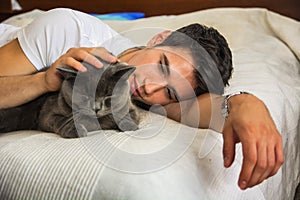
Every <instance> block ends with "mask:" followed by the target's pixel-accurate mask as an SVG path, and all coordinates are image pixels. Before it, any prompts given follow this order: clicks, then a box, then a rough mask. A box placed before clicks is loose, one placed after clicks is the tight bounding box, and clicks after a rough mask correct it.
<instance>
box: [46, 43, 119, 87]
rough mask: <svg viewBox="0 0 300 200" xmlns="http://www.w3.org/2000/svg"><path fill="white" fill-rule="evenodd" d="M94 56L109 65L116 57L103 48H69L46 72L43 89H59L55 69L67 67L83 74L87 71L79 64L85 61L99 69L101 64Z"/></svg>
mask: <svg viewBox="0 0 300 200" xmlns="http://www.w3.org/2000/svg"><path fill="white" fill-rule="evenodd" d="M96 56H97V57H100V58H102V59H103V60H106V61H108V62H111V63H115V62H116V61H117V57H115V56H113V55H112V54H111V53H110V52H108V51H107V50H106V49H105V48H103V47H98V48H85V47H81V48H71V49H69V50H68V51H67V52H66V53H65V54H64V55H62V56H61V57H59V58H58V59H57V60H56V61H55V62H54V63H53V65H52V66H51V67H50V68H49V69H48V70H47V71H46V73H45V87H46V88H47V90H48V91H56V90H58V89H59V88H60V86H61V83H62V80H61V77H60V76H59V73H58V71H57V70H56V67H58V66H63V65H68V66H70V67H73V68H74V69H76V70H78V71H81V72H85V71H86V70H87V69H86V68H85V67H84V66H83V64H82V63H81V62H82V61H85V62H87V63H90V64H91V65H94V66H95V67H98V68H101V67H102V66H103V64H102V63H101V62H100V61H99V60H98V59H97V58H96Z"/></svg>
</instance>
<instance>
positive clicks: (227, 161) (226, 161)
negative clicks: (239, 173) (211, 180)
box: [224, 156, 229, 167]
mask: <svg viewBox="0 0 300 200" xmlns="http://www.w3.org/2000/svg"><path fill="white" fill-rule="evenodd" d="M228 165H229V157H228V156H225V157H224V166H225V167H227V166H228Z"/></svg>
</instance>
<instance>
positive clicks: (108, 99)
mask: <svg viewBox="0 0 300 200" xmlns="http://www.w3.org/2000/svg"><path fill="white" fill-rule="evenodd" d="M102 104H103V105H104V106H105V107H106V108H110V107H111V98H110V97H106V98H105V99H103V102H102Z"/></svg>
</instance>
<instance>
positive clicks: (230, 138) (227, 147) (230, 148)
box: [223, 126, 236, 167]
mask: <svg viewBox="0 0 300 200" xmlns="http://www.w3.org/2000/svg"><path fill="white" fill-rule="evenodd" d="M223 141H224V144H223V159H224V166H225V167H230V165H231V164H232V163H233V160H234V157H235V143H236V141H235V137H234V133H233V130H232V128H231V126H225V127H224V129H223Z"/></svg>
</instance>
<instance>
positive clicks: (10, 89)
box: [0, 39, 117, 109]
mask: <svg viewBox="0 0 300 200" xmlns="http://www.w3.org/2000/svg"><path fill="white" fill-rule="evenodd" d="M95 56H98V57H101V58H102V59H104V60H106V61H108V62H116V61H117V58H116V57H115V56H113V55H111V54H110V53H109V52H108V51H107V50H106V49H104V48H102V47H98V48H84V47H82V48H71V49H69V50H68V51H67V52H66V53H65V54H64V55H62V56H61V57H60V58H59V59H57V60H56V61H55V62H54V63H53V65H52V66H51V67H50V68H49V69H48V70H47V71H45V72H39V73H36V68H35V67H34V66H33V64H32V63H31V62H30V61H29V60H28V58H27V57H26V55H25V54H24V52H23V50H22V49H21V46H20V44H19V42H18V40H17V39H15V40H13V41H11V42H10V43H8V44H7V45H5V46H3V47H0V60H1V63H0V109H1V108H8V107H14V106H18V105H21V104H23V103H26V102H28V101H30V100H33V99H34V98H36V97H38V96H40V95H42V94H44V93H46V92H51V91H57V90H58V89H59V88H60V86H61V82H62V80H61V77H60V75H59V73H58V71H57V70H56V67H58V66H62V65H68V66H71V67H73V68H75V69H77V70H79V71H85V70H86V69H85V68H84V66H83V65H82V64H81V61H83V60H84V61H86V62H88V63H90V64H92V65H94V66H95V67H102V66H103V65H102V63H101V62H100V61H99V60H98V59H97V58H96V57H95ZM44 67H46V66H44Z"/></svg>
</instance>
